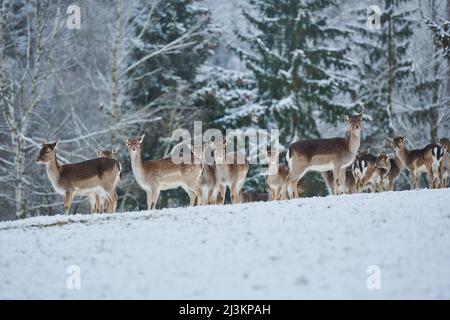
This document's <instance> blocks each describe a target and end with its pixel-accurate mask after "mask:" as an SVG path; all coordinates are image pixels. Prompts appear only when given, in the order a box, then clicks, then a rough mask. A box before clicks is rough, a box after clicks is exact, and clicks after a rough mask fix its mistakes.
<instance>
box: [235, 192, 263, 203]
mask: <svg viewBox="0 0 450 320" xmlns="http://www.w3.org/2000/svg"><path fill="white" fill-rule="evenodd" d="M267 201H269V194H268V193H259V192H255V191H242V192H241V202H242V203H248V202H267Z"/></svg>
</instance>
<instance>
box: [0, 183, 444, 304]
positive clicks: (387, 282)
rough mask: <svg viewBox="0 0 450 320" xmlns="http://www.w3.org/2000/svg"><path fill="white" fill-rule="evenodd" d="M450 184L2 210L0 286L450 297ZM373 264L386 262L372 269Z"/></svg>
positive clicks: (37, 290)
mask: <svg viewBox="0 0 450 320" xmlns="http://www.w3.org/2000/svg"><path fill="white" fill-rule="evenodd" d="M449 196H450V190H435V191H429V190H423V191H413V192H395V193H384V194H364V195H348V196H339V197H334V196H330V197H326V198H310V199H297V200H294V201H285V202H271V203H256V204H243V205H236V206H230V205H228V206H210V207H195V208H177V209H165V210H160V211H153V212H149V211H146V212H135V213H122V214H115V215H96V216H87V215H74V216H53V217H37V218H32V219H27V220H23V221H14V222H4V223H0V298H3V299H4V298H6V299H9V298H75V299H77V298H175V299H178V298H187V299H191V298H192V299H196V298H211V299H216V298H223V299H229V298H233V299H240V298H242V299H253V298H254V299H266V298H267V299H278V298H286V299H302V298H368V299H379V298H438V299H442V298H447V299H448V298H450V210H449V205H448V199H449ZM71 265H76V266H79V271H80V272H79V276H80V277H79V279H80V284H81V287H80V290H71V289H69V288H68V287H67V284H66V282H67V279H68V277H70V279H74V278H73V277H74V276H76V275H78V273H77V270H76V269H75V271H74V272H75V273H71V274H70V275H69V274H68V273H67V271H68V269H67V268H68V267H69V266H71ZM373 265H375V266H377V267H375V269H370V268H369V271H372V270H375V271H377V270H378V269H377V268H379V271H380V272H379V274H378V272H375V273H373V274H368V273H367V271H368V267H369V266H373ZM69 271H70V272H72V271H73V270H72V269H70V268H69ZM378 275H379V278H378V279H379V280H380V285H381V288H380V289H379V290H370V289H369V288H368V286H367V279H368V278H370V280H371V281H369V282H370V283H376V278H374V277H377V276H378ZM374 279H375V282H372V280H374Z"/></svg>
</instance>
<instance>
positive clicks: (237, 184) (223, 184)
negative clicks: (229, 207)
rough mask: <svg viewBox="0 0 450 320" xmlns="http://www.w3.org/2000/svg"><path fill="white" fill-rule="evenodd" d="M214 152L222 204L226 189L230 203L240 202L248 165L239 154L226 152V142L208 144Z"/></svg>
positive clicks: (243, 156)
mask: <svg viewBox="0 0 450 320" xmlns="http://www.w3.org/2000/svg"><path fill="white" fill-rule="evenodd" d="M210 146H211V147H212V150H213V151H214V161H215V163H216V174H217V180H218V183H219V189H220V194H221V195H222V199H221V200H222V204H224V203H225V194H226V191H227V188H229V189H230V195H231V203H232V204H235V203H239V202H240V192H241V189H242V187H243V186H244V182H245V178H246V177H247V172H248V169H249V164H248V161H247V159H246V158H245V155H243V154H241V153H239V152H228V153H227V152H226V142H222V141H214V142H211V143H210Z"/></svg>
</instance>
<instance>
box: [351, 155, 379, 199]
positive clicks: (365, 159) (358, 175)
mask: <svg viewBox="0 0 450 320" xmlns="http://www.w3.org/2000/svg"><path fill="white" fill-rule="evenodd" d="M376 160H377V157H375V156H374V155H373V154H370V153H368V152H364V153H361V154H358V155H357V156H356V159H355V161H354V162H353V164H352V166H351V170H352V172H353V176H354V178H355V186H356V192H358V193H360V192H363V191H364V190H366V189H368V190H369V191H370V192H381V191H383V189H382V186H381V179H382V176H383V172H382V169H380V168H377V167H376V166H375V162H376Z"/></svg>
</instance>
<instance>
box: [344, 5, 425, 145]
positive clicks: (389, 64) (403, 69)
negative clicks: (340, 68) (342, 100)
mask: <svg viewBox="0 0 450 320" xmlns="http://www.w3.org/2000/svg"><path fill="white" fill-rule="evenodd" d="M381 4H382V6H381V7H380V11H381V16H380V22H381V24H380V28H369V27H368V26H367V9H364V10H361V11H359V15H360V17H361V19H360V21H359V22H360V24H359V25H353V26H351V28H352V29H353V30H355V31H356V32H355V34H354V39H355V42H356V44H357V45H358V47H359V49H361V51H360V52H357V54H358V56H360V57H362V58H361V63H360V65H359V68H358V72H359V81H358V83H359V88H358V98H359V102H360V104H361V105H364V107H365V110H366V113H367V114H368V115H370V117H371V120H372V121H371V123H372V124H373V125H369V126H367V127H366V128H367V130H365V136H366V140H367V141H370V143H378V144H379V142H380V141H382V140H384V139H385V138H386V136H387V135H388V134H389V135H392V134H394V131H395V119H394V107H395V99H396V98H398V94H401V93H404V92H405V91H406V80H407V79H408V78H409V77H411V75H412V73H413V67H412V61H411V59H410V58H409V55H408V48H409V46H410V40H411V37H412V36H413V35H414V30H413V28H414V26H415V25H416V21H415V20H414V19H413V14H414V12H415V8H413V7H412V6H411V4H412V0H383V1H381ZM375 14H376V13H375Z"/></svg>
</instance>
